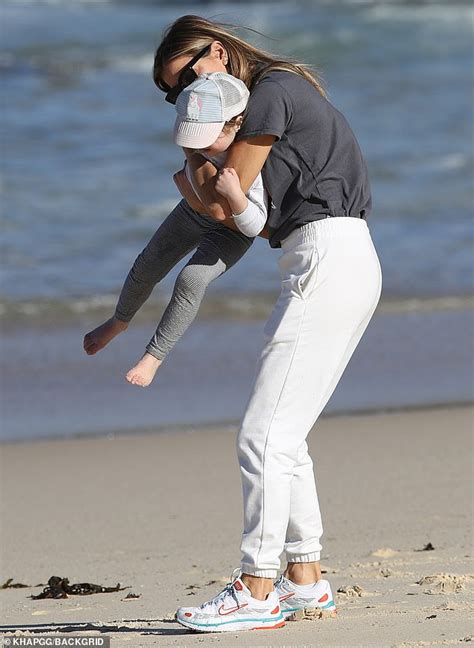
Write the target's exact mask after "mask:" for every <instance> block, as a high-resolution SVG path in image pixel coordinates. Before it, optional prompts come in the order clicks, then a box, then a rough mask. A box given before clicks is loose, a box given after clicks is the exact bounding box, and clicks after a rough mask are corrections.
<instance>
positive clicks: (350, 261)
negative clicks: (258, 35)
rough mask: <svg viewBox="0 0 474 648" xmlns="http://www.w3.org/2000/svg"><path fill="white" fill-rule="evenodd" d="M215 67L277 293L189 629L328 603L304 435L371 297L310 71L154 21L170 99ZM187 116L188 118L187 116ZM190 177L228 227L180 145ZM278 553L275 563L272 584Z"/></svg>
mask: <svg viewBox="0 0 474 648" xmlns="http://www.w3.org/2000/svg"><path fill="white" fill-rule="evenodd" d="M219 71H222V72H228V73H230V74H232V75H234V76H236V77H237V78H239V79H241V80H242V81H244V83H246V85H247V86H248V87H249V89H250V91H251V94H250V100H249V103H248V106H247V111H246V114H245V118H244V122H243V124H242V126H241V129H240V131H239V133H238V136H237V138H236V141H235V142H234V144H233V145H232V146H231V148H230V150H229V153H228V155H227V158H226V162H225V164H224V166H225V167H227V168H233V169H235V171H236V172H237V175H238V177H239V180H240V185H241V188H242V191H244V192H246V191H248V188H249V187H250V185H251V184H252V182H253V181H254V179H255V177H256V176H257V174H258V173H259V172H262V176H263V180H264V184H265V188H266V189H267V191H268V193H269V196H270V197H271V208H270V210H269V212H270V213H269V218H268V221H267V232H268V237H269V242H270V245H271V246H272V247H281V248H282V255H281V257H280V260H279V271H280V276H281V294H280V296H279V299H278V301H277V303H276V305H275V307H274V309H273V312H272V314H271V316H270V319H269V320H268V322H267V324H266V326H265V343H264V347H263V350H262V353H261V356H260V360H259V365H258V370H257V375H256V379H255V383H254V386H253V391H252V394H251V397H250V400H249V403H248V406H247V410H246V413H245V416H244V419H243V422H242V426H241V428H240V431H239V434H238V438H237V451H238V458H239V464H240V469H241V476H242V485H243V501H244V531H243V538H242V544H241V550H242V561H241V573H240V577H237V578H235V579H234V580H233V581H232V582H231V583H229V585H228V586H227V587H226V588H225V589H224V590H223V591H222V592H221V593H219V594H218V595H217V596H216V597H215V598H214V599H212V600H210V601H207V602H206V603H204V604H203V605H201V606H200V607H195V608H180V609H179V610H178V612H177V619H178V621H179V622H180V623H182V624H183V625H186V626H188V627H191V628H194V629H196V630H205V631H210V630H215V631H225V630H228V631H235V630H241V629H244V628H245V629H253V628H271V627H280V626H281V625H282V624H283V623H284V620H283V619H284V618H288V617H289V616H290V615H292V614H294V613H295V612H300V611H302V610H304V609H306V608H320V609H328V610H335V605H334V601H333V597H332V592H331V588H330V585H329V583H328V582H327V581H326V580H323V579H322V578H321V569H320V565H319V559H320V552H321V544H320V538H321V535H322V532H323V528H322V524H321V514H320V510H319V505H318V497H317V492H316V486H315V481H314V475H313V467H312V461H311V458H310V456H309V454H308V446H307V443H306V437H307V435H308V433H309V431H310V430H311V428H312V426H313V425H314V423H315V422H316V420H317V418H318V417H319V415H320V413H321V411H322V410H323V408H324V407H325V405H326V403H327V401H328V400H329V398H330V396H331V394H332V393H333V391H334V389H335V387H336V385H337V383H338V381H339V379H340V377H341V375H342V373H343V371H344V369H345V367H346V366H347V363H348V362H349V359H350V357H351V355H352V353H353V352H354V350H355V348H356V346H357V344H358V342H359V340H360V339H361V337H362V335H363V333H364V331H365V329H366V327H367V325H368V323H369V321H370V319H371V317H372V315H373V313H374V310H375V308H376V306H377V303H378V301H379V298H380V293H381V283H382V282H381V279H382V278H381V269H380V264H379V260H378V257H377V253H376V251H375V248H374V245H373V242H372V239H371V236H370V233H369V229H368V227H367V223H366V220H365V218H366V217H367V216H368V214H369V212H370V209H371V195H370V186H369V180H368V175H367V168H366V164H365V162H364V159H363V157H362V154H361V152H360V149H359V146H358V144H357V141H356V138H355V136H354V134H353V132H352V131H351V129H350V127H349V125H348V124H347V121H346V120H345V118H344V117H343V115H342V114H341V113H340V112H339V111H337V110H336V109H335V108H334V107H333V106H332V105H331V104H330V103H329V102H328V100H327V99H326V97H325V93H324V90H323V88H322V87H321V84H320V82H319V81H318V79H317V78H316V77H314V76H312V75H311V74H310V73H309V72H308V70H307V69H306V68H305V67H303V66H301V65H297V64H294V63H289V62H287V61H282V60H276V59H275V58H274V57H272V56H271V55H269V54H267V53H266V52H263V51H261V50H259V49H257V48H255V47H253V46H251V45H249V44H248V43H246V42H245V41H244V40H242V39H240V38H238V37H237V36H236V35H235V34H234V33H233V32H232V31H230V30H229V29H227V28H225V27H223V26H221V25H218V24H216V23H212V22H209V21H207V20H204V19H202V18H200V17H197V16H184V17H182V18H180V19H178V20H177V21H176V22H175V23H174V24H173V25H172V26H171V27H170V28H169V29H168V31H167V32H166V34H165V36H164V38H163V40H162V42H161V44H160V46H159V47H158V49H157V52H156V56H155V64H154V80H155V83H156V85H157V86H158V87H159V88H160V89H161V90H163V91H165V92H167V100H168V101H171V102H173V101H175V100H176V97H177V96H178V95H179V93H180V91H181V90H182V89H183V87H185V86H186V85H188V84H189V83H191V82H192V81H193V80H194V79H195V78H196V76H197V75H199V74H202V73H209V72H219ZM199 127H200V126H199ZM185 153H186V157H187V162H188V165H189V168H190V170H191V173H192V179H193V183H192V184H193V187H191V184H190V183H189V182H188V181H187V180H186V178H185V177H184V175H183V174H180V175H179V176H178V177H177V178H176V181H177V184H178V186H179V188H180V190H181V193H182V194H183V196H184V198H185V199H186V200H187V203H188V205H189V206H190V207H191V208H193V209H194V210H196V212H198V213H201V214H202V213H205V214H207V215H209V216H210V217H211V218H213V219H214V220H216V221H219V222H221V223H223V224H225V225H227V226H228V227H231V228H233V227H235V225H234V223H233V221H232V218H231V210H230V208H229V205H228V204H227V202H226V200H225V199H224V198H223V197H222V196H221V195H220V194H219V193H218V192H217V191H216V188H215V185H216V181H217V182H218V181H219V180H218V178H217V177H216V175H217V173H218V172H217V170H216V169H215V167H214V166H213V165H212V164H210V163H209V162H207V161H206V160H204V159H203V158H202V157H201V156H199V155H198V153H197V152H196V153H195V152H194V151H191V150H185ZM282 551H284V552H285V555H286V559H287V561H288V566H287V568H286V571H285V573H284V575H283V576H281V577H280V579H279V580H278V581H277V583H276V584H275V585H274V579H275V578H276V577H277V574H278V569H279V567H280V559H279V557H280V554H281V553H282Z"/></svg>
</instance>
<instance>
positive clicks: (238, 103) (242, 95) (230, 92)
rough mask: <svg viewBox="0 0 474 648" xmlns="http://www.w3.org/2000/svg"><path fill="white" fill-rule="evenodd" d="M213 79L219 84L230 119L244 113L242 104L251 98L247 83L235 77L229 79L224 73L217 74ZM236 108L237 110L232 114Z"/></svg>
mask: <svg viewBox="0 0 474 648" xmlns="http://www.w3.org/2000/svg"><path fill="white" fill-rule="evenodd" d="M212 78H213V79H214V81H216V82H217V83H218V84H219V87H220V89H221V92H222V99H223V101H224V110H225V112H226V114H227V115H228V118H231V117H235V115H238V114H239V113H240V112H242V110H243V108H242V102H243V100H246V99H247V98H248V96H249V91H248V90H247V87H246V85H245V83H244V82H243V81H241V80H240V79H236V78H235V77H230V78H229V75H228V74H226V73H224V72H216V73H214V74H213V75H212ZM245 103H246V101H245ZM234 107H235V109H236V110H235V111H234V112H232V108H234Z"/></svg>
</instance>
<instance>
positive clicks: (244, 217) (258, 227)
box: [232, 183, 268, 238]
mask: <svg viewBox="0 0 474 648" xmlns="http://www.w3.org/2000/svg"><path fill="white" fill-rule="evenodd" d="M254 184H255V183H254ZM253 186H254V185H252V187H251V188H250V191H249V193H248V194H247V200H248V203H247V207H246V209H244V211H243V212H241V213H240V214H232V218H233V219H234V222H235V224H236V225H237V227H238V228H239V230H240V231H241V232H242V234H245V236H249V237H251V238H253V237H255V236H258V235H259V234H260V232H261V231H262V230H263V228H264V227H265V223H266V222H267V207H268V204H267V197H266V193H265V191H264V190H263V186H262V191H261V192H258V194H259V195H258V198H257V199H255V198H256V196H255V193H256V191H255V190H254V189H253Z"/></svg>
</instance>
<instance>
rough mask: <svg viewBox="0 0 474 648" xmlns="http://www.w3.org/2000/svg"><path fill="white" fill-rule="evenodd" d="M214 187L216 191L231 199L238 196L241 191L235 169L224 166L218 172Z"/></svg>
mask: <svg viewBox="0 0 474 648" xmlns="http://www.w3.org/2000/svg"><path fill="white" fill-rule="evenodd" d="M215 188H216V191H217V193H219V194H220V195H221V196H224V198H227V199H231V200H232V199H233V198H238V197H239V196H241V195H242V193H243V192H242V189H241V188H240V180H239V176H238V175H237V171H236V170H235V169H232V168H224V169H221V170H220V171H219V172H218V174H217V179H216V184H215Z"/></svg>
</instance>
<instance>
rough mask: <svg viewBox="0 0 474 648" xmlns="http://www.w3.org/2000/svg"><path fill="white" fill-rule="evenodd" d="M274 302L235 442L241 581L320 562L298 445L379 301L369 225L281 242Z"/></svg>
mask: <svg viewBox="0 0 474 648" xmlns="http://www.w3.org/2000/svg"><path fill="white" fill-rule="evenodd" d="M278 265H279V269H280V275H281V293H280V297H279V299H278V301H277V303H276V305H275V307H274V309H273V312H272V314H271V316H270V319H269V320H268V322H267V324H266V326H265V331H264V335H265V343H264V347H263V351H262V354H261V356H260V360H259V364H258V368H257V375H256V379H255V383H254V386H253V391H252V394H251V396H250V400H249V403H248V405H247V410H246V413H245V416H244V419H243V422H242V426H241V428H240V431H239V434H238V437H237V453H238V459H239V464H240V470H241V476H242V486H243V500H244V532H243V538H242V545H241V550H242V561H241V568H242V571H243V572H244V573H247V574H253V575H255V576H262V577H265V578H276V576H277V572H278V569H279V567H280V554H281V553H282V551H283V550H285V553H286V559H287V560H288V561H290V562H312V561H317V560H319V558H320V552H321V544H320V537H321V535H322V533H323V527H322V523H321V513H320V510H319V503H318V496H317V492H316V485H315V481H314V474H313V464H312V461H311V457H310V456H309V454H308V446H307V444H306V437H307V435H308V433H309V431H310V430H311V428H312V426H313V425H314V423H315V422H316V419H317V418H318V416H319V415H320V413H321V411H322V410H323V408H324V407H325V405H326V403H327V402H328V400H329V398H330V397H331V395H332V393H333V391H334V389H335V388H336V385H337V383H338V382H339V379H340V377H341V375H342V373H343V371H344V369H345V368H346V366H347V363H348V362H349V359H350V357H351V355H352V354H353V352H354V350H355V348H356V346H357V344H358V343H359V340H360V339H361V337H362V335H363V333H364V331H365V329H366V327H367V325H368V323H369V321H370V319H371V317H372V315H373V313H374V311H375V308H376V306H377V303H378V301H379V298H380V293H381V289H382V272H381V268H380V263H379V259H378V257H377V253H376V250H375V248H374V245H373V242H372V238H371V236H370V232H369V228H368V226H367V223H366V221H365V220H363V219H359V218H352V217H332V218H326V219H322V220H318V221H315V222H312V223H309V224H307V225H304V226H303V227H301V228H299V229H297V230H295V231H294V232H292V233H291V234H290V236H288V238H286V239H285V240H284V241H283V242H282V255H281V257H280V259H279V264H278Z"/></svg>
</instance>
